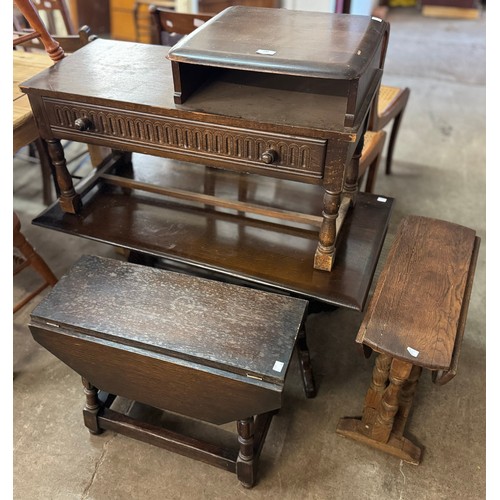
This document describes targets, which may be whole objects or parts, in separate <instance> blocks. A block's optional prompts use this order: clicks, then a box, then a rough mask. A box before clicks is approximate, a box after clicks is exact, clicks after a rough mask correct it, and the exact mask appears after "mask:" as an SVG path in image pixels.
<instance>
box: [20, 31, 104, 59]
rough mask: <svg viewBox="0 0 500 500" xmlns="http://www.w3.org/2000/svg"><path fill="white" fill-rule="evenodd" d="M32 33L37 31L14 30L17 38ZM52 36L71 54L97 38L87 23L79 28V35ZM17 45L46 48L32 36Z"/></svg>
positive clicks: (66, 52) (26, 48) (27, 48)
mask: <svg viewBox="0 0 500 500" xmlns="http://www.w3.org/2000/svg"><path fill="white" fill-rule="evenodd" d="M30 33H35V32H34V31H33V30H23V31H14V33H13V34H14V37H15V39H16V38H19V37H23V36H25V35H26V34H30ZM52 38H53V39H54V40H55V41H56V42H57V43H59V45H60V46H61V48H62V49H63V51H64V53H65V54H71V53H72V52H75V51H76V50H78V49H80V48H81V47H83V46H84V45H87V43H89V42H91V41H92V40H95V39H96V38H97V36H96V35H93V34H92V32H91V30H90V28H89V27H88V26H86V25H85V26H82V27H81V28H80V29H79V30H78V34H77V35H64V36H53V37H52ZM17 45H18V46H22V48H23V49H25V50H32V49H35V50H37V49H38V50H45V48H44V46H43V44H42V43H41V41H40V39H39V38H38V37H35V38H31V39H29V40H26V39H25V41H24V42H22V43H20V44H19V43H18V44H17Z"/></svg>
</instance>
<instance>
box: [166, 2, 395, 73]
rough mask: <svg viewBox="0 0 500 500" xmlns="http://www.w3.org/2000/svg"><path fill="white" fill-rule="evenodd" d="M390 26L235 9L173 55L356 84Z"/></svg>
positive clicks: (188, 39)
mask: <svg viewBox="0 0 500 500" xmlns="http://www.w3.org/2000/svg"><path fill="white" fill-rule="evenodd" d="M386 30H387V23H385V22H384V21H382V20H381V19H378V18H373V17H370V16H358V15H345V14H333V13H325V12H307V11H298V10H288V9H268V8H261V7H246V6H241V5H235V6H232V7H229V8H227V9H225V10H224V11H222V12H220V13H219V14H217V16H215V17H213V18H212V19H210V20H209V21H207V22H206V23H204V24H203V25H202V26H200V27H199V28H198V29H197V30H196V32H194V33H192V34H191V35H190V36H188V37H185V38H183V39H182V40H181V41H180V42H178V43H177V44H176V45H175V46H174V47H173V48H172V49H171V51H170V53H169V58H170V59H171V60H174V61H178V62H187V63H192V64H199V65H207V66H215V67H223V68H232V69H243V70H247V71H263V72H270V73H279V74H284V75H295V76H301V77H308V78H311V77H313V78H327V79H339V80H354V79H356V78H359V77H360V76H361V74H363V72H364V71H365V69H366V67H367V65H368V64H369V62H370V61H371V59H372V58H373V57H374V54H375V52H376V50H377V48H378V46H379V44H380V41H381V39H382V38H383V36H384V33H385V31H386Z"/></svg>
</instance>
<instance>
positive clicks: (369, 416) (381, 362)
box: [362, 353, 392, 431]
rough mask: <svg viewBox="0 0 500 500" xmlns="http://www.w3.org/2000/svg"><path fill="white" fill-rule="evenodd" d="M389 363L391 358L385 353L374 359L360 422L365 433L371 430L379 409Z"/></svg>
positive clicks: (387, 377)
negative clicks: (361, 421)
mask: <svg viewBox="0 0 500 500" xmlns="http://www.w3.org/2000/svg"><path fill="white" fill-rule="evenodd" d="M391 362H392V357H391V356H389V355H388V354H385V353H381V354H379V355H378V356H377V358H376V359H375V366H374V367H373V372H372V380H371V383H370V387H369V389H368V391H367V392H366V396H365V405H364V408H363V418H362V420H363V424H364V426H365V427H364V429H366V430H367V431H368V430H370V429H371V424H372V423H373V421H374V419H375V417H376V412H377V408H378V407H379V405H380V401H381V400H382V396H383V395H384V392H385V390H386V388H387V383H388V381H389V370H390V368H391Z"/></svg>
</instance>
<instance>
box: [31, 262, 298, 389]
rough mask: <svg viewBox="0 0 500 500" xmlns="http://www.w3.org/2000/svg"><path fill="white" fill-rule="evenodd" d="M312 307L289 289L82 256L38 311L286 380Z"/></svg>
mask: <svg viewBox="0 0 500 500" xmlns="http://www.w3.org/2000/svg"><path fill="white" fill-rule="evenodd" d="M306 307H307V302H305V301H303V300H299V299H294V298H291V297H285V296H283V295H278V294H271V293H267V292H262V291H259V290H254V289H251V288H245V287H239V286H235V285H231V284H227V283H220V282H218V281H214V280H207V279H202V278H197V277H194V276H188V275H185V274H180V273H175V272H169V271H165V270H159V269H153V268H150V267H145V266H140V265H136V264H130V263H127V262H121V261H117V260H113V259H106V258H102V257H98V256H83V257H81V258H80V259H79V260H78V262H77V263H76V264H74V265H73V266H72V267H71V269H70V271H69V272H68V273H67V274H66V275H64V276H63V277H61V278H60V280H59V282H58V283H57V285H56V286H55V287H54V288H53V289H52V290H51V293H50V294H49V295H48V296H47V297H46V299H45V300H44V301H43V302H42V303H41V304H39V305H38V306H37V307H36V308H35V310H34V311H33V315H34V316H35V317H39V318H43V319H44V320H46V321H48V322H50V323H51V324H58V325H61V326H64V325H66V326H68V327H69V328H71V329H73V328H75V329H78V330H79V331H81V332H84V333H87V334H88V335H91V336H92V337H97V338H100V339H105V340H110V341H112V342H115V343H118V344H123V345H124V346H125V348H127V347H137V348H140V349H147V350H152V351H155V352H158V353H162V354H166V355H169V356H173V357H179V358H182V359H186V360H189V361H193V362H196V363H200V364H202V365H205V366H212V367H215V368H218V369H221V370H225V371H228V372H233V373H239V374H240V375H243V376H247V375H250V376H255V377H258V378H261V379H263V380H267V381H270V382H274V383H283V382H284V379H285V373H286V370H287V367H288V362H289V360H290V356H291V353H292V351H293V348H294V345H295V340H296V338H297V334H298V332H299V329H300V326H301V323H302V319H303V316H304V313H305V310H306ZM257 353H258V355H257ZM276 363H278V364H279V369H278V368H277V366H276ZM98 387H99V385H98ZM110 392H112V391H110ZM116 394H122V393H121V392H117V393H116Z"/></svg>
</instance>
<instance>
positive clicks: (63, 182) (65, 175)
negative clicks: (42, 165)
mask: <svg viewBox="0 0 500 500" xmlns="http://www.w3.org/2000/svg"><path fill="white" fill-rule="evenodd" d="M46 143H47V149H48V152H49V156H50V159H51V161H52V165H53V166H54V171H55V175H56V182H57V185H58V187H59V192H60V195H59V205H60V206H61V209H62V210H63V211H64V212H68V213H71V214H76V213H77V212H78V211H79V210H80V208H81V204H82V203H81V200H80V195H79V194H77V193H76V191H75V188H74V186H73V179H72V178H71V175H70V173H69V171H68V167H67V165H66V159H65V157H64V149H63V147H62V145H61V141H59V140H58V139H48V140H46Z"/></svg>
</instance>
